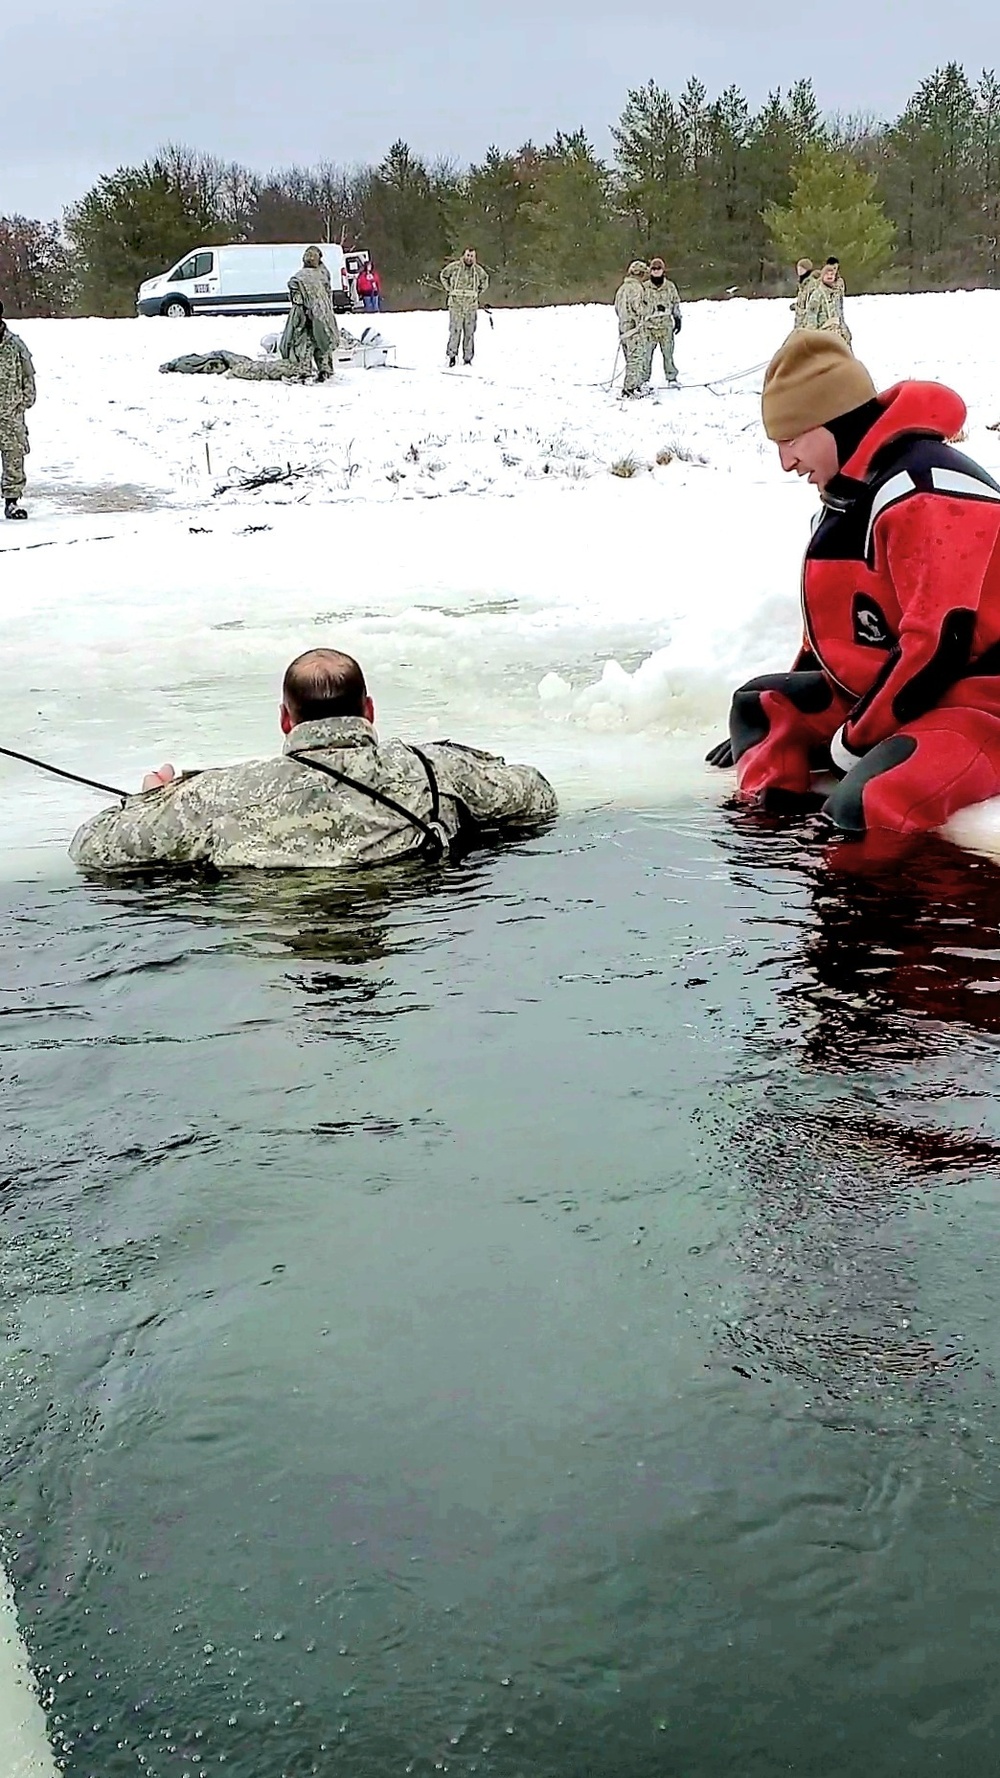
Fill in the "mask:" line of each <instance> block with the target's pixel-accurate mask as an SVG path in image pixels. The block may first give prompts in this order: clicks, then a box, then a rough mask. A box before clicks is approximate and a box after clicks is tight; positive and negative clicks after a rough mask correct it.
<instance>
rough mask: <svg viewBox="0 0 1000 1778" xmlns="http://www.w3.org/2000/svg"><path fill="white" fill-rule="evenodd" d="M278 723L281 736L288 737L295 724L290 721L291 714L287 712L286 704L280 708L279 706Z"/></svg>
mask: <svg viewBox="0 0 1000 1778" xmlns="http://www.w3.org/2000/svg"><path fill="white" fill-rule="evenodd" d="M280 722H281V732H282V734H283V735H290V734H291V732H292V730H293V728H294V727H295V724H294V722H293V721H292V717H291V712H290V711H289V708H288V705H287V704H282V706H281V717H280Z"/></svg>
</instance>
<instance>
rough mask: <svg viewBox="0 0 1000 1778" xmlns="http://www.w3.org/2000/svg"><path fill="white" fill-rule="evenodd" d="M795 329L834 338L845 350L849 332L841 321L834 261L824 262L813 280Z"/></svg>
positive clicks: (841, 303) (841, 284) (840, 287)
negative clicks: (828, 334) (841, 341)
mask: <svg viewBox="0 0 1000 1778" xmlns="http://www.w3.org/2000/svg"><path fill="white" fill-rule="evenodd" d="M797 325H801V327H803V328H805V329H807V330H810V331H812V332H816V333H835V334H838V335H839V337H840V338H841V339H842V340H843V342H844V344H845V346H849V345H850V343H851V330H850V328H849V327H848V325H847V322H846V321H845V320H844V280H843V278H842V277H841V275H840V268H839V266H838V265H837V262H836V260H833V259H828V260H827V262H826V264H825V266H824V267H823V269H822V271H821V272H820V274H819V277H818V278H815V279H814V280H813V283H812V286H811V288H810V291H809V294H808V296H807V297H806V300H805V305H804V308H803V314H802V321H801V323H797Z"/></svg>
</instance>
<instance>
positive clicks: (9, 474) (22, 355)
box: [0, 321, 35, 500]
mask: <svg viewBox="0 0 1000 1778" xmlns="http://www.w3.org/2000/svg"><path fill="white" fill-rule="evenodd" d="M34 405H35V367H34V365H33V364H32V362H31V353H30V352H29V351H28V348H27V346H26V345H25V343H24V341H23V340H22V339H19V338H18V336H17V334H16V333H11V331H10V328H9V327H8V326H7V325H6V323H5V322H2V321H0V495H2V498H3V499H4V500H20V498H21V496H22V494H23V493H24V490H25V487H26V486H27V483H26V481H25V475H24V459H25V457H26V456H27V455H28V449H29V446H28V428H27V426H26V425H25V423H24V415H25V412H26V410H27V409H28V408H29V407H34Z"/></svg>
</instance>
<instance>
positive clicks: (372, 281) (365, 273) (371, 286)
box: [358, 259, 382, 313]
mask: <svg viewBox="0 0 1000 1778" xmlns="http://www.w3.org/2000/svg"><path fill="white" fill-rule="evenodd" d="M358 295H359V296H360V298H361V301H362V302H363V303H364V306H365V308H366V309H369V310H373V311H375V312H376V313H377V311H378V310H379V309H380V308H381V307H382V280H381V278H380V277H379V275H378V273H377V271H376V270H375V267H374V266H373V264H372V262H371V260H370V259H368V260H366V261H365V263H364V265H363V266H362V267H361V270H360V272H359V273H358Z"/></svg>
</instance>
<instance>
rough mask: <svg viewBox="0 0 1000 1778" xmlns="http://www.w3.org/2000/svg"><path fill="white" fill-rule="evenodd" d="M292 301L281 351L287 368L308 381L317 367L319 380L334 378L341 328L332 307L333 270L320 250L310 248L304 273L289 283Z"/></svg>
mask: <svg viewBox="0 0 1000 1778" xmlns="http://www.w3.org/2000/svg"><path fill="white" fill-rule="evenodd" d="M288 292H289V295H290V296H291V299H292V307H291V312H290V314H289V317H288V320H287V321H286V323H285V331H284V333H283V334H282V336H281V343H280V345H279V347H278V350H279V351H280V353H281V356H282V358H283V359H284V360H285V362H286V363H287V364H290V365H291V366H292V368H293V370H295V371H298V372H299V374H300V375H301V376H302V377H303V379H304V378H305V377H307V376H308V375H309V372H310V371H311V370H312V369H313V367H314V366H315V369H316V380H317V382H320V383H323V382H325V381H326V380H327V378H328V377H332V376H333V374H334V371H333V355H334V353H335V352H337V351H338V350H339V348H340V328H339V327H338V325H337V315H336V311H335V309H334V306H333V291H332V288H331V285H330V270H329V267H328V266H326V265H324V263H323V255H322V253H321V252H320V250H319V248H318V247H307V248H306V250H305V252H304V253H303V255H302V270H301V271H300V272H293V273H292V276H291V277H290V278H289V280H288Z"/></svg>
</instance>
